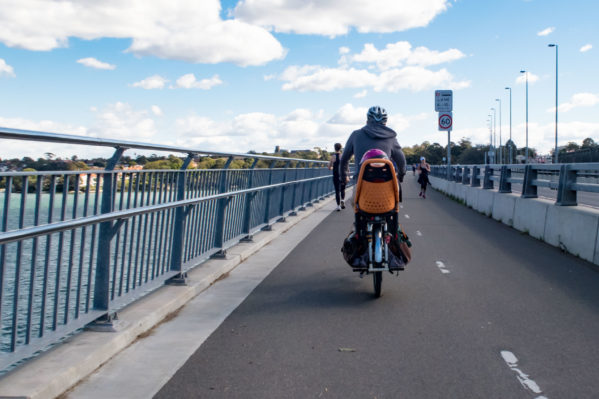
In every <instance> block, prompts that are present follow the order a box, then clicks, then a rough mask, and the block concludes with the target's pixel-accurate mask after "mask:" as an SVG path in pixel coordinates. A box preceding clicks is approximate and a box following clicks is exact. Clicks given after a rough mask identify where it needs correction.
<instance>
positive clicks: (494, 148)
mask: <svg viewBox="0 0 599 399" xmlns="http://www.w3.org/2000/svg"><path fill="white" fill-rule="evenodd" d="M491 111H493V161H495V163H497V148H496V147H497V113H496V112H495V108H491Z"/></svg>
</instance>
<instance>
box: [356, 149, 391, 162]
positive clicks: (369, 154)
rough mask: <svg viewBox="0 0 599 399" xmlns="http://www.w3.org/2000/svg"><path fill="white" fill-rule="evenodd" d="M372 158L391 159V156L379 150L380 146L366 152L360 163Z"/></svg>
mask: <svg viewBox="0 0 599 399" xmlns="http://www.w3.org/2000/svg"><path fill="white" fill-rule="evenodd" d="M372 158H382V159H389V157H388V156H387V153H386V152H385V151H383V150H379V149H378V148H373V149H371V150H368V151H366V152H365V153H364V155H363V156H362V160H361V161H360V163H363V162H364V161H365V160H367V159H372Z"/></svg>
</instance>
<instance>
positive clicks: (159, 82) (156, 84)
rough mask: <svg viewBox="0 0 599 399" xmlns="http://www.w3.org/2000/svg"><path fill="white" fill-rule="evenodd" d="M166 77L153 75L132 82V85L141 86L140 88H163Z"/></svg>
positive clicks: (166, 80)
mask: <svg viewBox="0 0 599 399" xmlns="http://www.w3.org/2000/svg"><path fill="white" fill-rule="evenodd" d="M167 82H168V79H165V78H163V77H162V76H160V75H153V76H150V77H148V78H145V79H144V80H141V81H139V82H135V83H132V84H131V86H133V87H141V88H142V89H146V90H152V89H164V87H165V86H166V83H167Z"/></svg>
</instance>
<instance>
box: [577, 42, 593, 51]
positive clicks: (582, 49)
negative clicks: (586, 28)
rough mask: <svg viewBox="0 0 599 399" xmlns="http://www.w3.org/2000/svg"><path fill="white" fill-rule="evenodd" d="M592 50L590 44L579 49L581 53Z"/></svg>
mask: <svg viewBox="0 0 599 399" xmlns="http://www.w3.org/2000/svg"><path fill="white" fill-rule="evenodd" d="M592 48H593V45H592V44H590V43H589V44H585V45H584V46H582V47H581V48H580V52H581V53H586V52H587V51H589V50H590V49H592Z"/></svg>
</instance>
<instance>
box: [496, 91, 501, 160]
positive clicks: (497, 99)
mask: <svg viewBox="0 0 599 399" xmlns="http://www.w3.org/2000/svg"><path fill="white" fill-rule="evenodd" d="M495 101H498V102H499V163H503V150H502V149H501V143H502V140H501V99H500V98H496V99H495Z"/></svg>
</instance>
